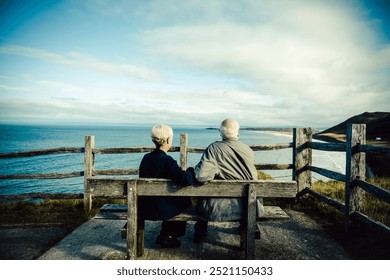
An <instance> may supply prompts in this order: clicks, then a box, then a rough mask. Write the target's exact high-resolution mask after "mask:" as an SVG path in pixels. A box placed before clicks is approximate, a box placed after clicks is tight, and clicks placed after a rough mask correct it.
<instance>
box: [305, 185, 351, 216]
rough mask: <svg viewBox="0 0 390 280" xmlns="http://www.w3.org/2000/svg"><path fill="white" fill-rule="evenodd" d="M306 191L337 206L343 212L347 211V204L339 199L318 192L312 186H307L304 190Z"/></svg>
mask: <svg viewBox="0 0 390 280" xmlns="http://www.w3.org/2000/svg"><path fill="white" fill-rule="evenodd" d="M304 192H306V193H308V194H310V195H312V196H314V197H315V198H317V199H318V200H320V201H322V202H324V203H326V204H328V205H330V206H332V207H334V208H336V209H337V210H339V211H341V212H344V211H345V205H344V204H342V203H341V202H339V201H337V200H334V199H332V198H330V197H328V196H326V195H323V194H321V193H319V192H316V191H313V190H312V189H310V188H306V189H305V190H304Z"/></svg>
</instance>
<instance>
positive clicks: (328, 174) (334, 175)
mask: <svg viewBox="0 0 390 280" xmlns="http://www.w3.org/2000/svg"><path fill="white" fill-rule="evenodd" d="M308 169H309V170H311V171H313V172H316V173H318V174H320V175H322V176H325V177H328V178H330V179H333V180H337V181H342V182H345V175H344V174H342V173H339V172H335V171H332V170H328V169H325V168H321V167H316V166H308Z"/></svg>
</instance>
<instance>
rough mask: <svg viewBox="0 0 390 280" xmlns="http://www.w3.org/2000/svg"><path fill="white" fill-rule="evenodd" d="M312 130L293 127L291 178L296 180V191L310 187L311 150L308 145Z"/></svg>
mask: <svg viewBox="0 0 390 280" xmlns="http://www.w3.org/2000/svg"><path fill="white" fill-rule="evenodd" d="M312 136H313V131H312V129H311V128H294V130H293V166H294V167H293V180H295V181H296V182H297V188H298V189H297V191H298V192H300V191H302V190H303V189H304V188H306V187H308V188H311V184H312V180H311V171H310V170H309V169H308V167H309V166H311V165H312V150H311V148H309V146H308V142H311V140H312Z"/></svg>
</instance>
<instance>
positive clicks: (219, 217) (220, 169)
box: [194, 119, 263, 243]
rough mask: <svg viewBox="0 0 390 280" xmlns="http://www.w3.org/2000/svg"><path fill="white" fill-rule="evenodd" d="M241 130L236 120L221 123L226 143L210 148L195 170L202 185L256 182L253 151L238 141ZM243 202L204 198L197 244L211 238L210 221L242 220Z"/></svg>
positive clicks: (259, 207)
mask: <svg viewBox="0 0 390 280" xmlns="http://www.w3.org/2000/svg"><path fill="white" fill-rule="evenodd" d="M239 129H240V126H239V124H238V122H237V121H235V120H233V119H226V120H224V121H223V122H222V123H221V126H220V129H219V131H220V134H221V137H222V141H216V142H214V143H212V144H210V145H209V146H208V147H207V149H206V150H205V151H204V153H203V155H202V157H201V159H200V162H199V163H198V164H197V165H196V166H195V177H196V179H197V180H198V181H199V182H200V183H205V182H207V181H210V180H213V179H218V180H256V179H257V170H256V168H255V166H254V153H253V151H252V149H251V148H250V147H249V146H248V145H246V144H244V143H242V142H240V141H238V137H239V135H238V131H239ZM257 206H258V207H257V208H258V211H257V212H258V215H261V212H262V209H263V208H262V207H263V204H262V199H258V203H257ZM243 211H244V210H243V202H242V199H238V198H203V199H199V200H198V203H197V212H198V221H197V223H196V224H195V238H194V242H195V243H200V242H203V241H204V239H205V237H206V235H207V221H232V220H239V219H241V218H242V215H241V214H242V213H243Z"/></svg>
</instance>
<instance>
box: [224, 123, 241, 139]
mask: <svg viewBox="0 0 390 280" xmlns="http://www.w3.org/2000/svg"><path fill="white" fill-rule="evenodd" d="M239 130H240V125H239V124H238V122H237V121H236V120H234V119H226V120H224V121H223V122H222V123H221V126H220V127H219V132H220V134H221V137H222V138H223V139H232V138H233V139H237V138H238V131H239Z"/></svg>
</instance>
